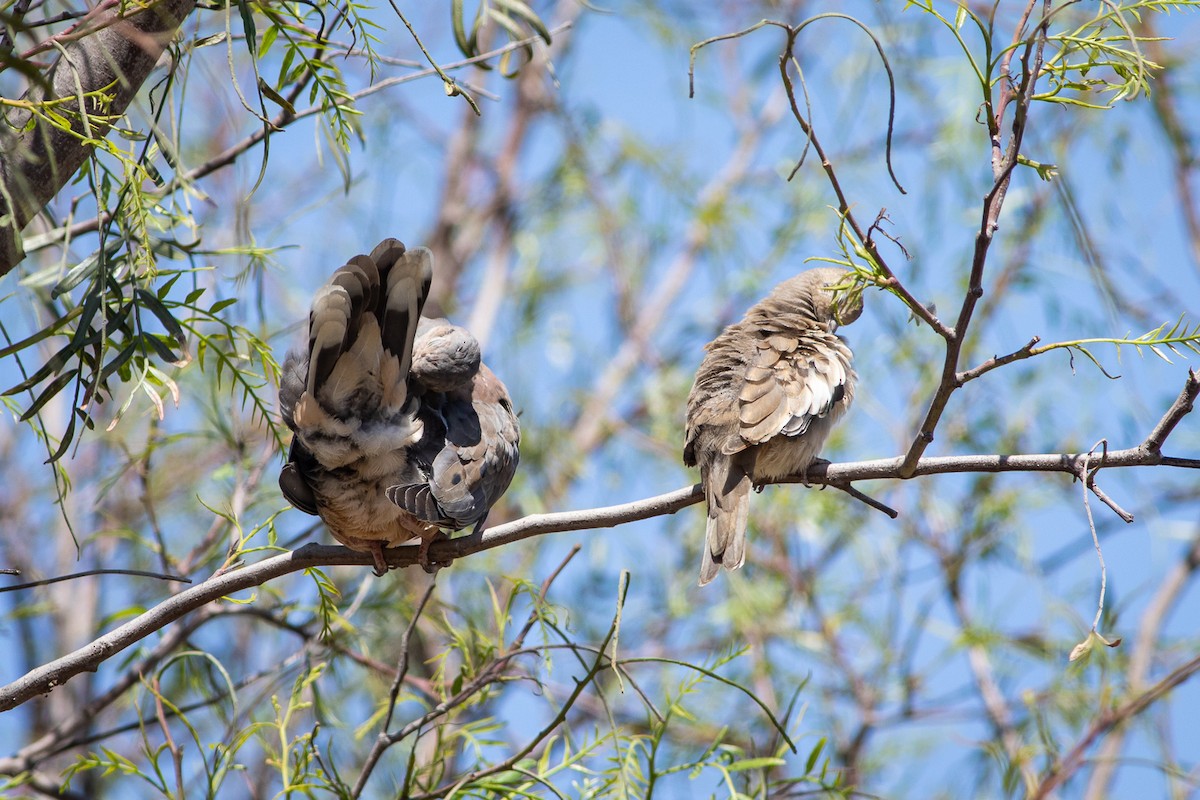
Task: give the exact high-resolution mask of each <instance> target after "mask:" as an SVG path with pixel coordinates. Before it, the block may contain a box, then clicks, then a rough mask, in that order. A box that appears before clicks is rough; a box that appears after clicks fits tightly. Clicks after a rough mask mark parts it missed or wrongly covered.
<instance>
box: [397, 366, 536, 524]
mask: <svg viewBox="0 0 1200 800" xmlns="http://www.w3.org/2000/svg"><path fill="white" fill-rule="evenodd" d="M429 407H430V410H434V405H433V401H432V399H431V401H430V403H429ZM436 410H437V412H438V414H439V415H440V420H441V422H442V423H443V424H444V426H445V437H444V440H443V446H442V448H441V449H440V451H438V452H437V454H436V455H435V456H434V457H433V459H432V462H431V464H430V470H429V472H430V474H429V479H428V481H427V482H425V483H421V484H409V485H403V486H393V487H390V488H389V489H388V497H389V498H390V499H391V500H392V502H394V503H396V504H397V505H398V506H400V507H401V508H403V509H404V510H406V511H408V512H409V513H410V514H413V515H414V516H417V517H419V518H421V519H423V520H425V521H427V522H432V523H434V524H437V525H441V526H444V527H448V528H454V529H458V528H464V527H466V526H468V525H471V524H475V523H480V522H482V521H483V519H484V518H485V517H486V516H487V513H488V511H489V509H491V507H492V505H493V504H494V503H495V502H496V501H497V500H499V499H500V496H501V495H503V494H504V491H505V490H506V489H507V488H508V485H509V483H510V482H511V481H512V478H513V474H514V473H515V472H516V469H517V462H518V460H519V458H520V454H519V450H518V447H519V445H520V439H521V428H520V423H519V422H518V421H517V416H516V414H515V413H514V412H513V407H512V401H511V400H510V399H509V396H508V391H507V390H506V389H505V387H504V384H503V383H502V382H501V381H500V379H499V378H497V377H496V376H495V375H494V374H493V373H492V371H491V370H489V369H488V368H487V367H486V366H484V365H482V364H481V365H480V366H479V367H478V373H477V374H476V376H475V378H474V380H473V382H472V384H471V386H470V387H469V388H468V387H464V389H463V390H462V391H456V392H450V393H447V394H446V395H444V396H443V397H442V398H441V399H440V401H439V405H438V406H437V408H436ZM426 427H427V429H431V430H432V429H433V428H432V426H430V425H429V424H428V423H427V425H426Z"/></svg>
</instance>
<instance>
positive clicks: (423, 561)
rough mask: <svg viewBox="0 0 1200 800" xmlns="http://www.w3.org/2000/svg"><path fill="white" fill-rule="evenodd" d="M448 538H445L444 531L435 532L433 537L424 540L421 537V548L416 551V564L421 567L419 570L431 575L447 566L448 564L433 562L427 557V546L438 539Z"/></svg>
mask: <svg viewBox="0 0 1200 800" xmlns="http://www.w3.org/2000/svg"><path fill="white" fill-rule="evenodd" d="M449 538H450V537H449V536H447V535H446V533H445V532H444V531H437V532H436V533H435V534H434V535H433V536H431V537H429V538H428V539H426V538H425V537H424V536H422V537H421V546H420V547H419V548H418V549H417V563H418V564H420V565H421V569H423V570H425V571H426V572H427V573H429V574H430V575H432V574H433V573H435V572H437V571H438V570H439V569H441V568H442V567H444V566H447V565H448V564H449V562H445V563H442V562H438V561H434V560H433V559H431V558H430V557H429V546H430V545H431V544H433V543H434V542H436V541H437V540H439V539H449Z"/></svg>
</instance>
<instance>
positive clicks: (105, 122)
mask: <svg viewBox="0 0 1200 800" xmlns="http://www.w3.org/2000/svg"><path fill="white" fill-rule="evenodd" d="M195 5H196V3H195V0H161V2H158V3H155V4H153V5H152V6H151V7H149V8H146V9H143V10H141V11H138V12H136V13H134V14H130V15H129V16H127V17H122V16H121V12H122V9H123V8H124V5H123V4H118V3H112V4H108V6H107V7H106V8H104V10H102V11H100V12H98V13H96V14H95V19H94V20H93V25H94V26H95V27H97V28H99V30H96V31H95V32H93V33H89V34H88V35H86V36H83V37H81V38H78V39H75V40H71V41H67V42H66V43H65V44H63V45H62V46H61V49H60V51H59V52H60V55H59V57H58V59H57V60H56V61H55V62H54V64H52V65H51V66H50V68H49V70H48V71H47V73H46V75H45V82H44V83H38V84H35V85H34V86H33V87H31V88H30V89H29V91H28V92H26V93H25V96H24V97H23V98H22V100H23V105H36V104H41V103H45V102H47V101H53V100H60V99H63V98H66V99H65V101H64V102H62V103H59V104H56V105H55V106H54V110H55V112H56V113H57V114H59V115H61V116H63V117H65V118H67V119H69V120H70V121H71V130H69V131H67V130H63V129H62V128H59V127H55V126H54V125H52V124H51V123H50V122H48V121H47V120H46V119H45V118H44V117H41V116H37V115H36V114H35V112H34V110H33V109H32V108H29V107H23V108H17V109H15V110H14V111H12V112H10V113H9V114H7V115H6V116H5V119H4V121H3V124H0V144H2V145H3V146H2V147H0V151H2V152H3V156H2V157H0V218H2V217H3V216H4V215H7V214H11V215H12V216H11V218H10V219H9V220H8V221H7V222H5V223H3V224H0V275H4V274H6V273H7V272H8V271H9V270H11V269H12V268H13V267H14V266H16V265H17V264H18V263H19V262H20V261H21V259H22V258H24V251H23V250H22V248H21V244H20V232H21V229H23V228H24V227H25V225H27V224H28V223H29V221H30V220H32V219H33V217H34V216H35V215H36V214H37V213H38V212H39V211H41V209H42V207H43V206H45V205H46V203H48V202H50V200H51V199H52V198H53V197H54V196H55V195H56V194H58V192H59V190H60V189H61V188H62V187H63V186H64V185H65V184H66V183H67V181H69V180H70V179H71V177H72V176H73V175H74V174H75V172H76V171H77V170H78V169H79V167H80V165H81V164H83V162H84V159H86V158H87V156H88V154H89V153H90V152H91V148H92V146H93V145H91V144H89V143H88V141H89V140H91V141H94V140H99V139H102V138H104V137H105V136H106V135H107V134H108V130H109V128H110V127H111V124H112V122H113V121H114V120H116V119H119V118H120V117H121V116H122V115H123V114H124V113H125V109H126V108H128V107H129V103H130V101H132V100H133V98H134V96H135V95H136V94H137V92H138V89H140V88H141V86H142V83H144V82H145V80H146V78H147V77H148V76H149V75H150V71H151V70H152V69H153V68H154V65H155V64H156V63H158V59H159V57H160V56H161V55H162V53H163V50H164V49H165V48H166V46H167V44H169V43H170V41H171V40H172V39H173V38H174V37H175V33H176V31H177V30H178V29H179V26H180V25H181V24H182V23H183V20H184V19H186V18H187V16H188V15H189V14H190V13H191V12H192V9H193V8H194V7H195ZM110 87H111V88H110ZM100 91H104V92H105V93H106V94H110V96H111V98H112V100H111V102H109V103H105V104H103V105H102V106H101V105H100V104H97V103H96V102H95V101H94V100H88V101H86V103H85V105H84V107H83V108H82V109H81V108H80V104H79V100H80V94H81V93H82V94H84V95H88V94H92V93H95V92H100ZM31 119H33V123H32V125H30V120H31ZM27 126H28V128H27Z"/></svg>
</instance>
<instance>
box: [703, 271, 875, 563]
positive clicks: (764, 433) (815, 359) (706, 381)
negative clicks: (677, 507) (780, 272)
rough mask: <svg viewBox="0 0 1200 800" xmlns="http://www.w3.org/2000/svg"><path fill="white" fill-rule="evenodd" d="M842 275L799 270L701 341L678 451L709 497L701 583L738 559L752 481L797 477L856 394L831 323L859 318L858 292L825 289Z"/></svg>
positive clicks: (741, 556)
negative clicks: (703, 344) (849, 297)
mask: <svg viewBox="0 0 1200 800" xmlns="http://www.w3.org/2000/svg"><path fill="white" fill-rule="evenodd" d="M848 278H849V273H847V272H846V271H845V270H841V269H837V268H832V267H826V268H820V269H812V270H808V271H806V272H802V273H800V274H799V275H797V276H795V277H794V278H790V279H788V280H786V281H784V282H783V283H781V284H779V285H778V286H776V287H775V289H774V290H773V291H772V292H771V294H770V295H768V296H767V297H766V298H764V299H763V300H761V301H759V302H758V303H757V304H755V305H754V306H753V307H751V308H750V310H749V311H747V312H746V316H745V317H744V318H743V319H742V320H741V322H738V323H736V324H733V325H730V326H729V327H727V328H726V329H725V330H724V331H722V332H721V334H720V335H719V336H717V338H716V339H714V340H713V341H712V342H711V343H709V345H708V346H707V347H706V348H705V349H706V350H707V351H708V353H707V355H706V356H705V357H704V361H703V362H702V363H701V364H700V369H699V371H698V372H697V373H696V382H695V384H693V386H692V391H691V393H690V394H689V395H688V405H687V431H686V442H685V445H684V451H683V461H684V463H685V464H686V465H688V466H699V467H700V480H701V482H702V483H703V484H704V497H705V500H706V502H707V504H708V524H707V527H706V530H705V546H704V553H703V556H702V561H701V565H700V585H702V586H703V585H704V584H706V583H708V582H709V581H711V580H712V579H713V578H714V577H715V576H716V574H717V572H718V571H719V568H720V567H725V568H726V569H737V568H738V567H740V566H742V564H743V563H744V562H745V559H746V522H747V519H748V515H749V509H750V489H751V488H752V487H761V486H762V485H763V484H765V483H768V482H770V481H775V480H779V479H780V478H785V477H788V476H790V475H801V476H804V475H805V474H806V472H807V470H808V467H809V466H810V465H811V464H812V463H813V461H814V460H815V459H816V457H817V454H818V453H819V452H820V451H821V447H822V446H823V445H824V444H825V440H826V439H827V438H828V437H829V433H830V431H831V430H832V429H833V426H834V425H835V424H836V423H837V421H838V420H839V419H841V418H842V416H843V415H844V414H845V413H846V409H848V408H849V407H850V403H851V402H852V401H853V399H854V381H855V378H856V376H855V373H854V369H853V368H852V367H851V365H850V360H851V355H852V354H851V352H850V348H849V347H847V346H846V343H845V341H843V340H842V339H841V338H840V337H838V336H837V335H836V333H835V331H836V330H837V327H838V325H839V324H842V325H848V324H849V323H851V322H853V321H854V320H856V319H858V316H859V314H861V313H862V301H861V295H859V296H858V297H857V298H856V299H855V302H853V303H851V304H848V303H847V302H846V297H847V295H846V294H845V293H840V294H839V295H837V296H835V293H834V292H832V291H830V289H829V288H828V287H830V286H833V285H837V284H844V283H846V282H847V280H848Z"/></svg>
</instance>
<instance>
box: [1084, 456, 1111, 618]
mask: <svg viewBox="0 0 1200 800" xmlns="http://www.w3.org/2000/svg"><path fill="white" fill-rule="evenodd" d="M1097 447H1101V448H1103V450H1104V454H1105V455H1107V454H1108V440H1107V439H1101V440H1100V441H1098V442H1096V444H1094V445H1092V449H1091V450H1089V451H1088V454H1087V455H1086V456H1084V459H1083V467H1082V469H1081V471H1080V475H1079V482H1080V483H1081V484H1082V485H1083V511H1084V513H1085V514H1087V521H1088V530H1089V531H1091V533H1092V546H1093V547H1095V548H1096V558H1097V559H1098V560H1099V561H1100V600H1099V601H1098V602H1097V603H1096V618H1095V619H1093V620H1092V633H1096V627H1097V626H1098V625H1099V624H1100V617H1102V616H1104V594H1105V591H1106V590H1107V589H1108V567H1106V566H1105V565H1104V550H1103V549H1102V548H1101V547H1100V537H1099V536H1097V535H1096V520H1095V519H1093V518H1092V506H1091V503H1089V502H1088V489H1089V488H1091V487H1092V486H1093V485H1094V482H1095V480H1096V473H1097V472H1099V471H1100V468H1101V467H1103V466H1104V456H1101V457H1100V463H1099V464H1097V465H1096V468H1095V469H1094V470H1093V469H1092V468H1091V461H1092V456H1093V455H1094V454H1095V452H1096V448H1097Z"/></svg>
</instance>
